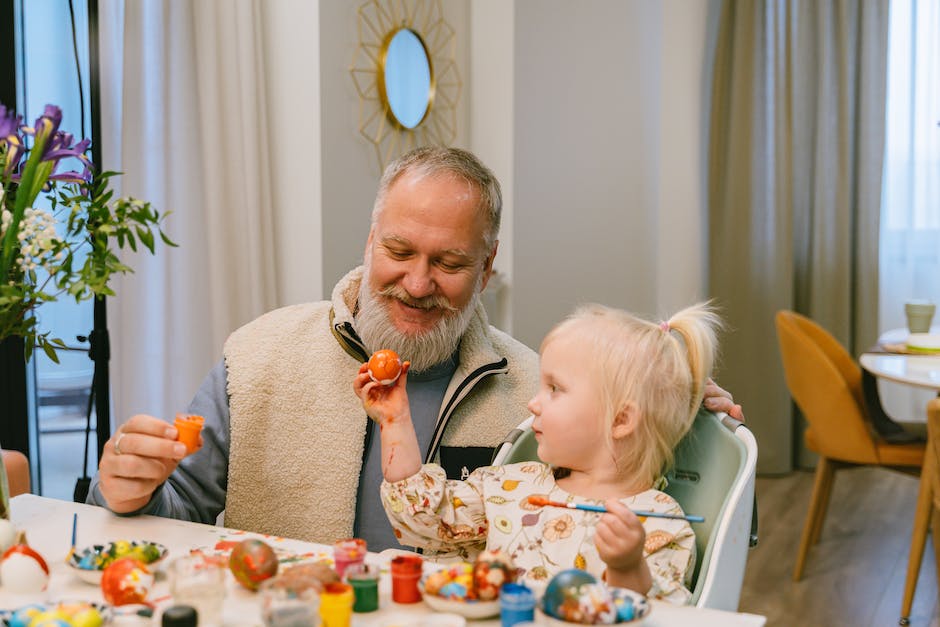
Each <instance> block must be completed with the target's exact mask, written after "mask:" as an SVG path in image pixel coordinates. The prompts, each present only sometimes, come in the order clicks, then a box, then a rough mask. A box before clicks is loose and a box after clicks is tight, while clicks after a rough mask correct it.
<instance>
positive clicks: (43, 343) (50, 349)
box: [39, 340, 59, 363]
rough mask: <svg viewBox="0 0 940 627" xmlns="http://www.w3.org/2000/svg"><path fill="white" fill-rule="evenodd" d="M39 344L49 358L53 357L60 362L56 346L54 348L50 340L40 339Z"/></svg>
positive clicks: (52, 358)
mask: <svg viewBox="0 0 940 627" xmlns="http://www.w3.org/2000/svg"><path fill="white" fill-rule="evenodd" d="M39 345H40V346H41V347H42V350H43V351H45V353H46V356H47V357H48V358H49V359H51V360H52V361H54V362H55V363H59V356H58V355H56V353H55V348H53V346H52V344H50V343H49V342H46V341H45V340H40V342H39Z"/></svg>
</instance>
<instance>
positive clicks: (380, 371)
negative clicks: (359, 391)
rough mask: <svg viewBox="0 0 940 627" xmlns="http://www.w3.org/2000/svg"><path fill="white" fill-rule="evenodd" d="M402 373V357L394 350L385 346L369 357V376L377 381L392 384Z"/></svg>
mask: <svg viewBox="0 0 940 627" xmlns="http://www.w3.org/2000/svg"><path fill="white" fill-rule="evenodd" d="M400 375H401V358H400V357H399V356H398V353H396V352H395V351H393V350H389V349H387V348H383V349H382V350H377V351H375V352H374V353H372V357H370V358H369V377H371V378H372V380H373V381H375V382H376V383H381V384H382V385H391V384H393V383H395V381H397V380H398V377H399V376H400Z"/></svg>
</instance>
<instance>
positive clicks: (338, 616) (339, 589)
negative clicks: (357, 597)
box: [320, 582, 354, 627]
mask: <svg viewBox="0 0 940 627" xmlns="http://www.w3.org/2000/svg"><path fill="white" fill-rule="evenodd" d="M353 599H354V595H353V588H352V586H350V585H349V584H348V583H341V582H335V583H328V584H326V585H325V586H324V587H323V592H321V593H320V618H321V619H323V625H322V627H350V625H351V624H352V608H353Z"/></svg>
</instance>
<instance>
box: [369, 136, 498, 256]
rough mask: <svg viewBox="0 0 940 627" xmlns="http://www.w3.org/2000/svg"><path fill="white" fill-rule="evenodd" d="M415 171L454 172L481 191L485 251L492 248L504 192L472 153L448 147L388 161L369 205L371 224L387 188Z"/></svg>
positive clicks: (426, 173) (424, 173) (430, 148)
mask: <svg viewBox="0 0 940 627" xmlns="http://www.w3.org/2000/svg"><path fill="white" fill-rule="evenodd" d="M409 172H415V173H418V174H419V175H421V176H435V175H438V174H441V173H444V172H446V173H450V174H453V175H456V176H458V177H460V178H462V179H464V180H465V181H467V182H468V183H470V184H471V185H473V186H474V187H476V189H477V191H479V193H480V210H481V213H482V214H483V216H484V217H485V218H486V220H487V222H488V224H487V227H488V228H486V229H484V232H483V239H484V242H485V244H486V248H487V250H491V249H492V248H493V245H494V244H495V243H496V237H497V235H498V234H499V221H500V216H501V214H502V210H503V194H502V191H501V190H500V187H499V181H498V180H496V175H494V174H493V172H492V171H491V170H490V169H489V168H488V167H486V166H485V165H483V162H482V161H480V160H479V159H478V158H477V157H476V156H475V155H473V154H472V153H470V152H468V151H466V150H461V149H460V148H451V147H447V146H422V147H421V148H416V149H414V150H412V151H411V152H408V153H405V154H404V155H402V156H401V157H399V158H398V159H396V160H395V161H393V162H391V163H390V164H388V167H386V168H385V172H383V173H382V179H381V180H380V181H379V190H378V192H377V193H376V195H375V205H374V206H373V207H372V224H375V222H376V220H378V217H379V213H381V211H382V207H383V206H384V204H385V196H386V195H387V194H388V190H389V189H390V188H391V187H392V185H393V184H394V183H395V181H397V180H398V179H399V178H400V177H401V176H402V175H404V174H406V173H409Z"/></svg>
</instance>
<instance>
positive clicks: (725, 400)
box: [702, 377, 744, 422]
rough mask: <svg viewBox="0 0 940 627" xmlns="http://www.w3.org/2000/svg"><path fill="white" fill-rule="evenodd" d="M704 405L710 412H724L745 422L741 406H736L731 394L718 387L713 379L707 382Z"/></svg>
mask: <svg viewBox="0 0 940 627" xmlns="http://www.w3.org/2000/svg"><path fill="white" fill-rule="evenodd" d="M702 405H704V406H705V409H707V410H709V411H713V412H721V411H723V412H725V413H726V414H728V415H729V416H731V417H732V418H736V419H738V420H740V421H741V422H744V411H743V410H742V409H741V406H740V405H736V404H735V402H734V399H733V398H732V397H731V392H728V391H727V390H725V389H723V388H720V387H718V384H717V383H715V382H714V381H712V380H711V377H709V378H708V380H707V381H705V398H704V399H702Z"/></svg>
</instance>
